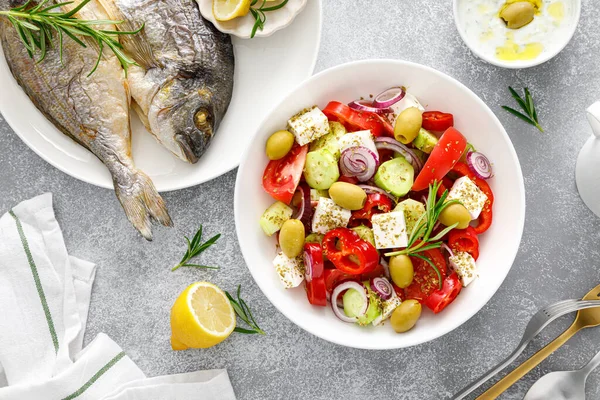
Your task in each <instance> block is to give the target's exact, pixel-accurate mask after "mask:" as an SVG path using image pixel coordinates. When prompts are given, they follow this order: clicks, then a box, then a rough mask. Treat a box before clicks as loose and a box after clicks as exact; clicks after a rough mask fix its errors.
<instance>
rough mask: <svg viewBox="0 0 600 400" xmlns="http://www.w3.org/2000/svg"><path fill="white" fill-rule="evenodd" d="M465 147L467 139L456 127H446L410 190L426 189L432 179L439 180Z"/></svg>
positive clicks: (455, 161)
mask: <svg viewBox="0 0 600 400" xmlns="http://www.w3.org/2000/svg"><path fill="white" fill-rule="evenodd" d="M466 147H467V139H465V137H464V136H463V135H462V134H461V133H460V132H459V131H457V130H456V129H454V128H448V129H447V130H446V132H444V134H443V135H442V137H441V138H440V140H439V142H438V143H437V144H436V145H435V147H434V148H433V151H432V152H431V154H430V155H429V158H428V159H427V161H426V162H425V165H424V166H423V169H422V170H421V172H419V175H418V176H417V179H415V183H414V184H413V187H412V190H414V191H417V192H419V191H421V190H425V189H427V187H428V186H429V184H430V183H433V181H441V180H442V178H443V177H444V176H446V174H447V173H448V172H449V171H450V170H451V169H452V167H453V166H454V164H456V163H457V161H458V160H459V159H460V157H461V156H462V153H463V152H464V151H465V148H466Z"/></svg>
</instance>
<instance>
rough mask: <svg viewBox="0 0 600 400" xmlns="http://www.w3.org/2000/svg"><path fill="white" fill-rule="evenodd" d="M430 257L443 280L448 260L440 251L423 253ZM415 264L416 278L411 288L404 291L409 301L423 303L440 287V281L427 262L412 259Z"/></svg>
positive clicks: (415, 258) (416, 258) (434, 250)
mask: <svg viewBox="0 0 600 400" xmlns="http://www.w3.org/2000/svg"><path fill="white" fill-rule="evenodd" d="M421 254H422V255H424V256H425V257H428V258H429V259H430V260H431V262H433V264H434V265H435V266H436V267H437V268H438V270H439V271H440V274H441V276H442V279H444V278H445V277H446V267H447V265H446V260H445V259H444V256H443V255H442V253H441V251H440V250H439V249H432V250H427V251H424V252H423V253H421ZM410 260H411V261H412V263H413V269H414V278H413V282H412V283H411V284H410V286H409V287H407V288H406V289H404V294H405V296H406V298H407V299H414V300H417V301H418V302H419V303H423V302H424V301H425V300H426V299H427V297H429V295H430V294H431V293H433V292H434V291H436V290H438V289H439V287H440V281H439V278H438V275H437V273H436V272H435V270H434V269H433V268H432V267H431V265H429V264H428V263H427V262H426V261H425V260H422V259H420V258H418V257H410Z"/></svg>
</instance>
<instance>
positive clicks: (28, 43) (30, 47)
mask: <svg viewBox="0 0 600 400" xmlns="http://www.w3.org/2000/svg"><path fill="white" fill-rule="evenodd" d="M90 1H91V0H84V1H82V2H81V3H79V5H77V6H76V7H75V8H73V9H71V10H69V11H66V12H59V11H58V9H60V8H61V7H65V6H68V5H70V4H73V2H72V1H68V2H64V3H57V4H52V5H47V4H48V2H49V0H43V1H42V2H40V3H39V4H37V5H35V6H34V7H30V6H31V0H29V1H27V3H25V4H23V5H22V6H20V7H14V8H12V9H10V10H7V11H6V10H5V11H0V15H4V16H6V17H7V18H8V20H9V21H10V22H11V23H12V25H13V26H14V28H15V29H16V30H17V32H18V34H19V38H20V39H21V41H22V42H23V45H24V46H25V48H26V49H27V53H28V54H29V56H30V57H31V58H34V54H35V53H36V52H37V51H39V52H40V57H39V59H38V62H41V61H43V60H44V59H45V58H46V52H47V47H48V46H52V38H53V35H54V34H57V35H58V38H59V40H58V46H59V53H60V57H61V61H62V54H63V35H67V36H68V37H69V38H71V39H72V40H74V41H75V42H76V43H77V44H79V45H80V46H83V47H87V45H86V44H85V43H84V42H83V41H82V40H81V39H80V37H89V38H90V39H91V40H92V41H93V42H95V43H96V44H97V45H98V48H99V51H98V59H97V61H96V63H95V64H94V67H93V68H92V70H91V71H90V73H89V75H91V74H93V73H94V72H95V71H96V69H97V68H98V65H99V63H100V60H101V58H102V50H103V49H104V47H105V46H106V47H108V48H109V49H110V50H111V51H112V52H113V53H114V54H115V56H117V59H118V60H119V62H120V63H121V66H122V67H123V70H124V71H125V75H126V76H127V68H128V67H129V66H130V65H137V63H136V62H135V61H134V60H133V59H132V58H130V57H129V56H128V55H126V54H125V53H124V52H123V46H122V45H121V44H120V43H119V41H118V39H117V38H116V36H117V35H135V34H137V33H139V32H140V31H141V30H142V29H143V27H144V26H143V25H142V26H140V27H139V28H138V29H136V30H134V31H117V30H105V29H97V28H96V27H95V26H101V25H118V24H121V23H122V22H123V21H112V20H85V19H78V18H76V17H75V16H74V15H75V14H76V13H77V12H79V11H80V10H81V9H82V8H83V7H85V5H86V4H88V3H89V2H90ZM53 32H55V33H53ZM89 75H88V76H89Z"/></svg>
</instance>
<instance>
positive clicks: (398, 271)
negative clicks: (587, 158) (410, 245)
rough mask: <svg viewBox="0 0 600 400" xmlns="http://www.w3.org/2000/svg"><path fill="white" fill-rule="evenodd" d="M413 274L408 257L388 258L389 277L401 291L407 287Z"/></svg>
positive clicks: (411, 264)
mask: <svg viewBox="0 0 600 400" xmlns="http://www.w3.org/2000/svg"><path fill="white" fill-rule="evenodd" d="M414 274H415V271H414V269H413V263H412V261H410V257H409V256H407V255H404V254H403V255H399V256H394V257H392V258H390V275H391V276H392V281H393V282H394V283H395V284H396V286H398V287H399V288H401V289H404V288H406V287H409V286H410V284H411V283H412V281H413V277H414Z"/></svg>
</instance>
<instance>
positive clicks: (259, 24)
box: [250, 0, 288, 38]
mask: <svg viewBox="0 0 600 400" xmlns="http://www.w3.org/2000/svg"><path fill="white" fill-rule="evenodd" d="M259 1H261V0H252V3H250V13H251V14H252V16H253V17H254V26H253V27H252V33H251V34H250V38H253V37H254V35H256V31H257V30H259V29H260V30H261V31H262V30H263V28H264V27H265V22H267V16H266V15H265V13H266V12H269V11H275V10H279V9H280V8H283V6H285V5H286V4H287V2H288V0H283V1H282V2H281V3H280V4H277V5H275V6H271V7H265V4H267V0H262V4H261V5H260V7H258V8H254V6H255V5H256V4H257V3H258V2H259Z"/></svg>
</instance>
